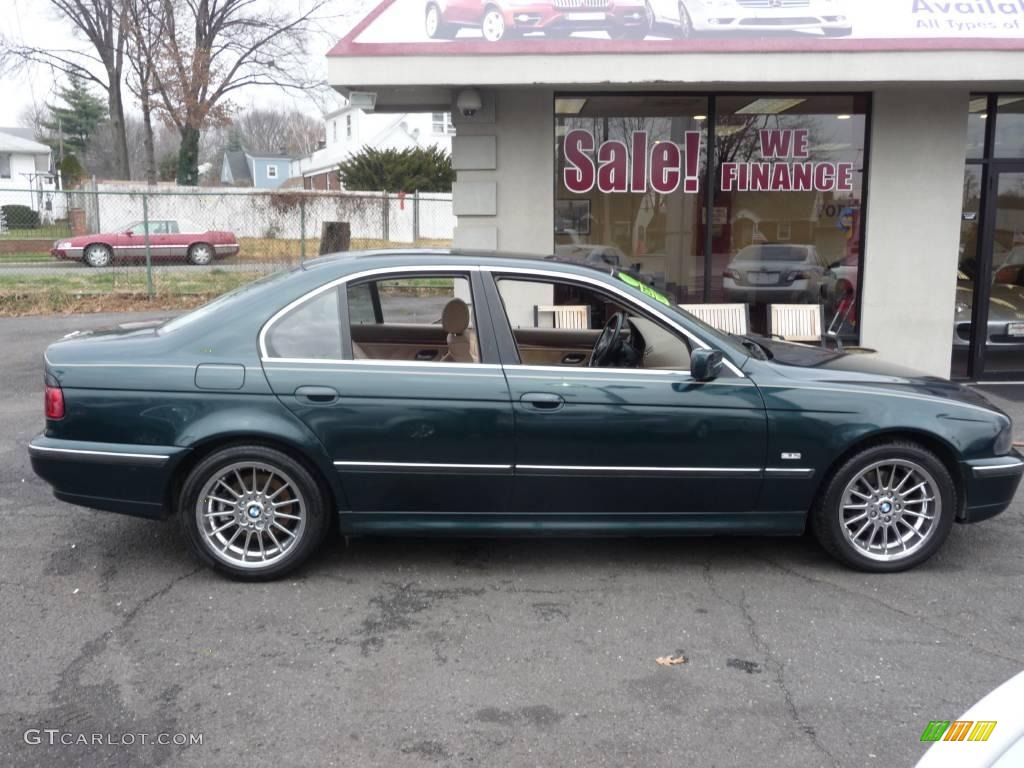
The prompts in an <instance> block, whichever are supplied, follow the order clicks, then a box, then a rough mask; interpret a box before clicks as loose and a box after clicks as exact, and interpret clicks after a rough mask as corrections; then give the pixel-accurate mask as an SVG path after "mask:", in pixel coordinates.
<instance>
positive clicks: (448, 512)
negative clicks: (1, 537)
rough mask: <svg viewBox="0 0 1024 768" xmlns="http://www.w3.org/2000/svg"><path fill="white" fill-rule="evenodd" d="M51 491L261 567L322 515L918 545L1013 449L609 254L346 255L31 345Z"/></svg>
mask: <svg viewBox="0 0 1024 768" xmlns="http://www.w3.org/2000/svg"><path fill="white" fill-rule="evenodd" d="M44 362H45V373H44V376H45V386H46V395H45V406H46V428H45V431H44V432H43V434H41V435H39V436H38V437H36V438H35V439H34V440H33V441H32V442H31V445H30V446H29V453H30V455H31V460H32V466H33V468H34V470H35V472H36V473H37V474H38V475H39V476H40V477H42V478H43V479H44V480H45V481H47V482H48V483H50V484H51V485H52V486H53V489H54V494H55V495H56V497H57V498H59V499H62V500H64V501H68V502H71V503H73V504H79V505H82V506H86V507H92V508H95V509H100V510H108V511H111V512H120V513H124V514H129V515H137V516H141V517H147V518H152V519H155V520H160V519H167V518H176V519H177V520H178V521H180V523H181V524H182V525H183V526H184V529H185V531H186V533H187V536H188V538H189V540H190V542H191V543H192V545H193V547H194V549H195V552H196V554H197V555H198V557H199V558H200V559H201V560H203V561H204V562H206V563H208V564H209V565H210V566H212V567H214V568H216V569H218V570H220V571H223V572H224V573H227V574H229V575H231V576H234V577H237V578H241V579H268V578H273V577H277V576H280V575H281V574H284V573H285V572H287V571H290V570H291V569H293V568H295V567H296V566H298V565H299V564H300V563H302V562H303V561H305V560H306V559H307V558H309V557H310V555H311V554H312V553H313V552H314V550H315V549H316V548H317V546H318V545H319V543H320V542H321V541H322V539H323V537H324V535H325V533H326V532H327V531H328V529H329V527H330V526H332V525H337V526H339V527H340V529H341V531H342V532H343V533H345V534H346V535H357V534H370V535H383V534H394V535H428V534H437V535H529V534H539V535H544V534H551V535H556V534H560V535H608V534H614V535H627V536H670V535H709V534H742V535H756V534H764V535H783V534H785V535H799V534H801V533H802V532H803V531H804V530H805V529H806V528H807V527H808V526H809V527H810V529H811V530H812V531H813V532H814V534H815V536H816V537H817V539H818V541H820V542H821V544H822V546H823V547H824V548H825V550H827V551H828V552H829V553H830V554H831V555H833V556H835V557H836V558H838V559H839V560H841V561H842V562H844V563H846V564H848V565H850V566H852V567H855V568H860V569H863V570H866V571H877V572H891V571H899V570H903V569H906V568H911V567H913V566H915V565H918V564H919V563H922V562H923V561H925V560H927V559H928V558H929V557H930V556H931V555H932V554H934V553H935V551H936V550H938V548H939V547H940V546H942V543H943V542H944V541H945V539H946V537H947V536H948V535H949V533H950V530H951V529H952V527H953V523H954V522H958V523H974V522H978V521H981V520H985V519H987V518H989V517H992V516H993V515H997V514H999V513H1000V512H1002V511H1003V510H1004V509H1005V508H1006V507H1007V505H1008V504H1009V503H1010V501H1011V500H1012V499H1013V496H1014V493H1015V491H1016V490H1017V486H1018V484H1019V482H1020V478H1021V475H1022V472H1024V459H1022V457H1021V456H1020V455H1019V454H1018V453H1016V452H1015V451H1014V450H1013V446H1012V425H1011V423H1010V419H1009V418H1008V417H1007V416H1006V415H1005V414H1004V413H1002V412H1001V411H1000V410H999V409H998V408H996V407H994V406H993V405H992V404H990V403H989V402H988V401H987V400H985V399H984V398H983V397H981V396H980V395H978V394H977V393H975V392H974V391H972V390H969V389H966V388H965V387H963V386H960V385H957V384H951V383H949V382H947V381H944V380H941V379H936V378H930V377H925V376H921V375H919V374H916V373H914V372H913V371H908V370H903V369H899V368H897V367H895V366H891V365H886V364H883V363H881V362H879V361H877V360H876V359H875V358H874V357H873V356H872V355H864V354H861V355H844V354H840V353H835V352H831V351H826V350H823V349H820V348H811V347H803V346H798V345H793V344H784V343H779V342H774V341H770V340H768V339H763V338H757V337H743V338H741V337H736V336H731V335H727V334H723V333H721V332H719V331H716V330H714V329H712V328H710V327H708V326H706V325H704V324H703V323H701V322H700V321H698V320H697V319H695V318H694V317H692V316H690V315H688V314H686V313H685V312H683V311H682V310H680V309H678V308H677V307H675V306H673V305H672V304H671V302H669V301H668V300H667V299H666V298H665V297H664V296H662V295H660V294H659V293H657V292H656V291H654V290H652V289H651V288H649V287H647V286H646V285H644V284H643V283H641V282H640V281H639V280H636V279H635V278H633V277H631V276H630V275H628V274H626V273H623V272H619V271H617V270H615V269H611V268H610V269H608V270H606V271H602V270H599V269H597V268H594V267H588V266H581V265H574V264H568V263H562V262H559V261H557V260H552V259H547V260H537V259H527V258H512V257H505V256H500V255H495V254H482V253H468V252H467V253H455V252H449V251H408V252H405V251H402V252H370V253H358V254H343V255H337V256H329V257H324V258H322V259H318V260H316V261H313V262H307V263H306V264H305V265H304V266H303V267H301V268H297V269H294V270H292V271H289V272H283V273H279V274H276V275H273V276H270V277H268V278H265V279H263V280H260V281H258V282H255V283H252V284H250V285H247V286H245V287H243V288H240V289H238V290H236V291H234V292H232V293H229V294H226V295H225V296H222V297H221V298H219V299H217V300H216V301H214V302H212V303H211V304H208V305H207V306H205V307H202V308H201V309H198V310H196V311H194V312H191V313H190V314H187V315H183V316H180V317H178V318H176V319H173V320H170V321H169V322H164V323H154V324H152V325H148V326H143V327H140V326H138V325H136V326H133V327H130V328H129V327H120V328H114V329H108V330H103V331H94V332H87V333H76V334H72V336H70V337H67V338H65V339H63V340H61V341H59V342H57V343H56V344H53V345H51V346H50V347H49V348H48V349H47V350H46V353H45V361H44Z"/></svg>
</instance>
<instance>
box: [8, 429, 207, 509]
mask: <svg viewBox="0 0 1024 768" xmlns="http://www.w3.org/2000/svg"><path fill="white" fill-rule="evenodd" d="M187 450H188V449H186V448H178V447H175V446H160V445H122V444H120V443H93V442H82V441H78V440H58V439H55V438H51V437H46V436H44V435H39V436H38V437H36V438H34V439H33V440H32V442H31V443H29V446H28V454H29V458H30V460H31V462H32V470H33V471H34V472H35V473H36V474H37V475H38V476H39V477H40V478H42V479H43V480H45V481H46V482H47V483H49V484H50V485H51V486H53V495H54V496H56V497H57V498H58V499H60V500H61V501H66V502H68V503H70V504H78V505H80V506H83V507H90V508H92V509H99V510H103V511H106V512H117V513H120V514H124V515H133V516H135V517H146V518H150V519H162V518H165V517H167V515H168V514H169V512H170V510H168V509H167V504H166V499H167V489H168V487H169V483H170V478H171V476H172V473H173V470H174V467H175V466H176V465H177V463H178V462H179V461H180V460H181V459H182V458H183V457H184V456H185V454H186V453H187Z"/></svg>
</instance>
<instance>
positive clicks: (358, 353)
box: [352, 341, 369, 360]
mask: <svg viewBox="0 0 1024 768" xmlns="http://www.w3.org/2000/svg"><path fill="white" fill-rule="evenodd" d="M368 358H369V355H367V354H366V350H364V349H363V348H362V347H360V346H359V345H358V344H356V343H355V342H354V341H353V342H352V359H353V360H366V359H368Z"/></svg>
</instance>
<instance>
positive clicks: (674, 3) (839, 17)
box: [648, 0, 853, 38]
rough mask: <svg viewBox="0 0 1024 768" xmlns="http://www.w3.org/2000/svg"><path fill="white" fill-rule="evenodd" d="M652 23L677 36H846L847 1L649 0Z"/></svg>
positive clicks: (850, 27) (848, 28) (849, 29)
mask: <svg viewBox="0 0 1024 768" xmlns="http://www.w3.org/2000/svg"><path fill="white" fill-rule="evenodd" d="M648 2H649V5H650V8H651V11H652V13H653V15H654V22H655V24H662V25H668V26H671V27H673V28H674V29H675V30H676V34H677V35H678V36H679V37H682V38H687V37H692V36H694V35H695V34H700V33H707V32H743V31H749V32H815V31H821V32H822V33H823V34H824V35H825V36H826V37H847V36H848V35H850V34H851V33H852V32H853V22H852V20H851V19H850V16H849V12H848V10H847V7H846V0H648Z"/></svg>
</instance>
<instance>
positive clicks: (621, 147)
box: [597, 141, 629, 192]
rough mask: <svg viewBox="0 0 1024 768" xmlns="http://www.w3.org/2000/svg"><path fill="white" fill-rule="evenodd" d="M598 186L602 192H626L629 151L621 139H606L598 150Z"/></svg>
mask: <svg viewBox="0 0 1024 768" xmlns="http://www.w3.org/2000/svg"><path fill="white" fill-rule="evenodd" d="M597 162H598V164H599V167H598V169H597V188H598V189H599V190H600V191H602V192H625V191H626V185H627V176H628V173H629V151H628V150H627V149H626V145H625V144H624V143H623V142H621V141H606V142H605V143H604V144H602V145H601V148H600V149H598V150H597Z"/></svg>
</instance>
